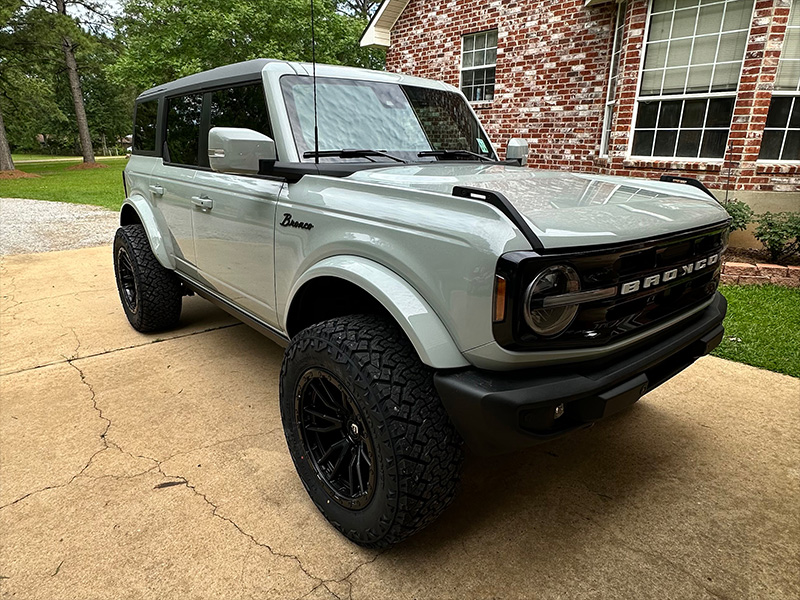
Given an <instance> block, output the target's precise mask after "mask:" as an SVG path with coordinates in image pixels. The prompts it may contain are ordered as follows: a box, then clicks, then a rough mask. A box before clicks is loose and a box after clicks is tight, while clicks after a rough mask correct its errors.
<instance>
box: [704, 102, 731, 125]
mask: <svg viewBox="0 0 800 600" xmlns="http://www.w3.org/2000/svg"><path fill="white" fill-rule="evenodd" d="M734 102H735V98H713V99H711V100H709V101H708V116H707V117H706V127H730V126H731V116H732V115H733V104H734Z"/></svg>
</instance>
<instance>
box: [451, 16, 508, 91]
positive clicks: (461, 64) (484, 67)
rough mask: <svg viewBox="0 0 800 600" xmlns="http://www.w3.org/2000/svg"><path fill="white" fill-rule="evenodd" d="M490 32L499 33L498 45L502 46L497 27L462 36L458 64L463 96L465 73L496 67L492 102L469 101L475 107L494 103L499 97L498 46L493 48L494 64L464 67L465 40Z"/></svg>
mask: <svg viewBox="0 0 800 600" xmlns="http://www.w3.org/2000/svg"><path fill="white" fill-rule="evenodd" d="M490 31H497V34H498V35H497V44H498V45H499V44H500V32H499V30H498V29H497V27H492V28H491V29H482V30H480V31H473V32H471V33H465V34H463V35H462V36H461V53H460V54H459V56H458V60H459V64H458V90H459V91H460V92H461V93H462V94H464V89H463V87H464V71H479V70H481V69H491V68H492V67H494V86H495V94H494V95H493V96H492V99H491V100H468V102H469V103H470V104H473V105H475V104H477V105H483V104H491V103H492V102H494V99H495V98H496V97H497V93H496V92H497V45H495V46H493V48H494V62H493V63H491V64H485V65H480V66H477V67H475V66H473V67H465V66H463V65H464V38H467V37H470V36H474V35H478V34H481V33H489V32H490ZM484 50H486V48H484ZM469 52H472V51H471V50H470V51H469ZM484 86H485V84H484ZM470 87H474V86H470ZM464 95H466V94H464Z"/></svg>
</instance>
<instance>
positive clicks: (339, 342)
mask: <svg viewBox="0 0 800 600" xmlns="http://www.w3.org/2000/svg"><path fill="white" fill-rule="evenodd" d="M320 371H324V372H326V373H330V374H331V375H332V376H333V377H334V378H336V379H337V380H338V381H339V382H341V384H342V385H343V387H344V388H346V391H348V392H349V393H350V394H351V395H352V399H353V400H354V401H355V403H356V404H357V405H358V408H359V409H360V413H361V416H362V417H363V423H364V426H365V427H366V429H367V430H368V434H369V436H371V440H372V449H374V453H375V456H376V458H377V461H374V462H375V463H376V467H377V468H376V469H375V485H374V491H373V493H372V496H371V499H370V500H369V503H368V504H367V505H366V506H363V507H361V508H358V509H352V508H348V507H345V506H342V505H341V504H340V503H337V501H335V498H333V496H332V495H331V493H330V492H329V491H328V490H327V489H326V487H325V485H324V484H323V480H322V479H321V476H320V475H319V474H318V472H317V470H316V467H315V466H314V463H313V461H312V460H311V457H310V452H308V450H307V447H306V446H304V442H303V433H302V431H301V428H302V425H301V423H300V421H301V420H302V419H301V418H300V417H298V414H297V412H298V411H299V409H298V408H297V406H298V404H297V403H298V398H299V396H298V394H299V390H300V388H299V387H298V384H299V383H300V382H301V380H302V378H303V377H304V374H305V377H306V378H307V377H308V374H313V373H319V372H320ZM280 387H281V389H280V404H281V416H282V420H283V428H284V432H285V434H286V441H287V444H288V446H289V452H290V453H291V456H292V459H293V460H294V464H295V467H296V469H297V473H298V474H299V476H300V480H301V481H302V482H303V485H304V486H305V488H306V491H307V492H308V494H309V496H310V497H311V499H312V500H313V502H314V504H316V506H317V508H318V509H319V510H320V511H321V512H322V514H323V515H325V517H326V518H327V519H328V521H329V522H330V523H331V524H332V525H333V526H334V527H336V528H337V529H338V530H339V531H340V532H341V533H343V534H344V535H345V536H346V537H347V538H349V539H350V540H352V541H353V542H355V543H356V544H359V545H361V546H364V547H367V548H385V547H388V546H391V545H393V544H396V543H398V542H400V541H402V540H404V539H405V538H407V537H408V536H410V535H412V534H413V533H415V532H417V531H419V530H420V529H422V528H423V527H425V526H426V525H428V524H430V523H431V522H432V521H434V520H435V519H436V518H437V517H438V516H439V515H440V514H441V513H442V512H443V511H444V510H445V508H447V506H448V505H449V504H450V502H451V501H452V500H453V498H454V496H455V493H456V488H457V486H458V481H459V476H460V467H461V462H462V458H463V449H462V440H461V438H460V436H459V435H458V433H457V432H456V430H455V428H454V427H453V425H452V424H451V422H450V420H449V418H448V416H447V413H446V412H445V409H444V406H443V405H442V403H441V400H440V399H439V397H438V395H437V394H436V390H435V388H434V385H433V371H432V370H431V369H430V368H429V367H428V366H426V365H424V364H423V363H422V362H421V361H420V360H419V358H418V357H417V354H416V352H415V351H414V349H413V347H412V346H411V344H410V342H409V340H408V338H406V336H405V335H404V334H403V332H402V330H400V328H399V327H398V326H397V325H396V324H395V323H394V322H392V321H391V320H390V319H388V318H383V317H378V316H373V315H356V316H348V317H342V318H336V319H331V320H329V321H324V322H322V323H318V324H316V325H312V326H311V327H308V328H307V329H305V330H303V331H301V332H300V333H299V334H297V335H296V336H295V337H294V338H293V339H292V341H291V343H290V344H289V347H288V348H287V350H286V354H285V356H284V359H283V364H282V367H281V386H280ZM307 435H310V434H307ZM351 485H352V484H351Z"/></svg>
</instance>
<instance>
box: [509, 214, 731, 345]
mask: <svg viewBox="0 0 800 600" xmlns="http://www.w3.org/2000/svg"><path fill="white" fill-rule="evenodd" d="M727 238H728V228H727V225H723V226H717V227H715V228H712V229H705V230H702V231H695V232H692V233H685V234H682V235H679V236H672V237H669V238H664V239H661V240H657V241H650V242H643V243H639V244H630V245H626V246H624V247H618V248H614V249H611V250H609V249H604V250H603V249H601V250H592V249H587V250H585V251H578V252H571V253H569V254H547V255H537V254H533V253H530V252H512V253H509V254H506V255H504V256H503V257H501V259H500V261H499V262H498V274H499V275H500V276H502V277H505V278H506V281H507V288H506V289H507V297H508V299H509V301H508V306H507V312H506V319H505V321H503V322H500V323H495V324H494V334H495V339H496V340H497V341H498V343H500V344H501V345H502V346H503V347H505V348H509V349H513V350H536V349H544V348H547V349H566V348H578V347H594V346H602V345H605V344H609V343H612V342H615V341H618V340H620V339H622V338H623V337H625V336H628V335H631V334H633V333H638V332H639V331H644V330H646V329H647V328H649V327H652V326H655V325H657V324H658V323H660V322H663V321H666V320H668V319H670V318H672V317H674V316H678V315H679V314H681V313H685V312H687V311H690V310H691V309H692V308H694V307H696V306H699V305H701V304H702V303H703V302H704V301H706V300H708V299H709V298H710V297H711V296H712V295H713V294H714V292H715V291H716V289H717V286H718V284H719V273H720V268H721V259H720V258H719V257H720V255H721V254H722V252H723V251H724V249H725V247H726V245H727ZM714 257H716V258H714ZM703 259H710V261H711V262H713V264H711V265H710V266H705V267H703V268H700V269H696V270H694V269H693V270H692V272H691V273H686V270H687V269H688V267H689V265H693V266H694V265H696V263H697V261H702V260H703ZM552 264H569V265H571V266H572V267H573V268H575V269H576V270H577V271H578V273H579V275H580V277H581V282H582V289H584V290H590V289H603V288H609V287H615V288H616V290H617V293H616V295H614V296H613V297H610V298H608V299H605V300H599V301H594V302H589V303H586V304H581V305H580V308H579V311H578V314H577V315H576V317H575V319H574V321H573V322H572V324H571V325H570V327H569V328H568V329H567V330H566V331H565V332H563V333H562V334H560V335H558V336H557V337H555V338H542V337H539V336H536V335H535V334H534V333H533V332H532V331H531V330H530V329H529V328H528V326H527V324H526V323H525V319H524V318H523V313H522V311H523V305H524V296H525V291H526V289H527V286H528V284H529V283H530V282H531V281H532V280H533V278H534V277H535V275H536V274H537V273H538V272H539V271H540V270H541V269H543V268H544V267H546V266H549V265H552ZM700 264H702V263H700ZM674 269H677V270H678V273H677V274H676V275H675V276H674V278H673V277H671V276H670V275H668V276H667V278H668V279H669V281H667V282H663V281H659V283H657V284H652V283H651V284H650V285H648V286H645V285H644V282H645V279H646V278H648V277H655V276H658V277H659V279H660V278H661V277H662V276H663V275H664V274H665V273H668V272H671V271H673V270H674ZM635 282H639V284H640V285H639V289H638V290H635V291H632V292H630V293H627V294H623V293H621V291H622V286H623V285H625V284H629V287H633V286H635Z"/></svg>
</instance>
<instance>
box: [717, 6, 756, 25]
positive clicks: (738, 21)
mask: <svg viewBox="0 0 800 600" xmlns="http://www.w3.org/2000/svg"><path fill="white" fill-rule="evenodd" d="M752 14H753V0H736V2H728V6H727V8H726V9H725V20H724V21H723V23H722V29H723V30H725V31H732V30H734V29H750V17H751V15H752Z"/></svg>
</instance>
